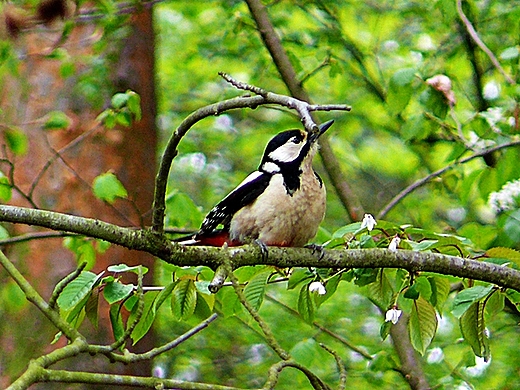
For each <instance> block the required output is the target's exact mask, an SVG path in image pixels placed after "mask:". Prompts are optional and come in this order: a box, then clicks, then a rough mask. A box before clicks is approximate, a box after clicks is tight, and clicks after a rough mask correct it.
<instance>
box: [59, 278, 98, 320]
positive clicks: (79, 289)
mask: <svg viewBox="0 0 520 390" xmlns="http://www.w3.org/2000/svg"><path fill="white" fill-rule="evenodd" d="M102 275H103V274H102V273H101V274H99V275H96V274H95V273H92V272H90V271H84V272H82V273H80V274H79V275H78V277H77V278H76V279H74V280H73V281H71V282H70V283H69V284H67V285H66V286H65V288H64V289H63V291H62V292H61V294H60V296H59V297H58V306H59V307H60V309H62V310H64V311H68V310H70V309H72V308H73V307H74V306H75V305H77V304H78V302H80V301H81V300H83V299H84V298H85V297H87V296H88V295H89V294H90V293H91V292H92V290H93V288H94V286H95V285H96V284H97V282H98V281H99V279H100V278H101V276H102Z"/></svg>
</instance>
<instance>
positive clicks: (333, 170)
mask: <svg viewBox="0 0 520 390" xmlns="http://www.w3.org/2000/svg"><path fill="white" fill-rule="evenodd" d="M246 3H247V6H248V7H249V11H250V13H251V15H252V17H253V18H254V20H255V23H256V25H257V27H258V32H259V33H260V36H261V38H262V40H263V42H264V44H265V47H266V49H267V50H268V51H269V54H270V55H271V58H272V59H273V62H274V63H275V65H276V69H277V70H278V72H279V73H280V76H281V78H282V80H283V82H284V83H285V85H286V86H287V88H288V89H289V91H290V93H291V95H292V96H294V97H295V98H298V99H300V100H303V101H306V102H311V99H310V96H309V94H308V93H307V91H306V90H305V89H304V88H303V86H302V84H301V82H300V81H299V80H298V76H297V74H296V71H295V69H294V67H293V65H292V63H291V60H290V59H289V56H288V55H287V52H286V51H285V49H284V48H283V45H282V42H281V41H280V38H279V36H278V34H277V33H276V31H275V29H274V27H273V24H272V23H271V20H270V18H269V14H268V12H267V8H266V6H265V5H264V4H263V3H262V1H261V0H246ZM320 145H321V148H320V152H319V153H320V156H321V158H322V161H323V166H324V167H325V171H326V172H327V175H328V177H329V179H330V182H331V184H332V186H333V187H334V189H335V190H336V193H337V194H338V197H339V199H340V201H341V203H342V204H343V206H344V207H345V209H346V210H347V212H348V215H349V217H350V219H351V220H352V221H356V220H359V217H360V216H361V215H363V208H362V206H361V203H360V202H359V199H358V198H357V195H356V194H355V193H354V192H353V191H352V189H351V188H350V185H349V183H348V182H347V181H346V180H345V177H346V175H344V173H343V169H342V168H341V166H340V164H339V162H338V159H337V158H336V156H335V154H334V152H333V151H332V147H331V146H330V142H329V141H328V138H327V137H321V139H320Z"/></svg>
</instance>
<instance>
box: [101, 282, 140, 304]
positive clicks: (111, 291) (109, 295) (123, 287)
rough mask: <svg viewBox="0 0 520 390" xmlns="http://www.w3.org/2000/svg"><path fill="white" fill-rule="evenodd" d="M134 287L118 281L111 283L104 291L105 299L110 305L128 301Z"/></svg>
mask: <svg viewBox="0 0 520 390" xmlns="http://www.w3.org/2000/svg"><path fill="white" fill-rule="evenodd" d="M133 289H134V286H133V285H131V284H122V283H119V282H117V281H114V282H109V283H107V284H106V285H105V288H104V289H103V297H105V300H106V301H107V302H108V304H109V305H113V304H114V303H116V302H118V301H121V300H123V299H126V298H127V297H128V296H129V295H130V294H131V293H132V291H133Z"/></svg>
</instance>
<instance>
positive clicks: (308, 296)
mask: <svg viewBox="0 0 520 390" xmlns="http://www.w3.org/2000/svg"><path fill="white" fill-rule="evenodd" d="M309 284H310V283H307V284H304V285H303V286H302V288H301V289H300V295H299V296H298V313H300V316H301V317H302V319H303V320H304V321H305V322H307V323H308V324H312V323H313V322H314V314H315V312H316V304H315V303H314V297H313V294H312V293H311V292H310V291H309Z"/></svg>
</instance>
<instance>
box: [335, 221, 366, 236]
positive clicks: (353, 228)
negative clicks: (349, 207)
mask: <svg viewBox="0 0 520 390" xmlns="http://www.w3.org/2000/svg"><path fill="white" fill-rule="evenodd" d="M360 231H361V222H354V223H351V224H349V225H346V226H342V227H340V228H339V229H338V230H336V231H335V232H334V233H333V234H332V239H335V238H341V237H343V236H345V235H346V234H355V233H358V232H360Z"/></svg>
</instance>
